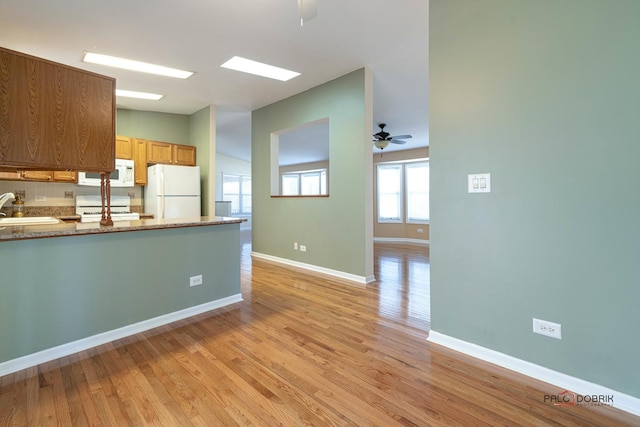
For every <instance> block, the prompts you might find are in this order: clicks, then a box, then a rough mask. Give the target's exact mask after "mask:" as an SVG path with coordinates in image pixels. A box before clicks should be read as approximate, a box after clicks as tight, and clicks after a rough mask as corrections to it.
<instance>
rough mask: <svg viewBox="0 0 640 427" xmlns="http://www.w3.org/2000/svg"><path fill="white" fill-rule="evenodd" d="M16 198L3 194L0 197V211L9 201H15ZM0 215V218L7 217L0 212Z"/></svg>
mask: <svg viewBox="0 0 640 427" xmlns="http://www.w3.org/2000/svg"><path fill="white" fill-rule="evenodd" d="M15 198H16V196H15V195H14V194H13V193H4V194H3V195H2V196H0V209H2V206H3V205H4V204H5V203H6V202H7V201H8V200H9V199H15ZM0 215H2V216H7V214H4V213H2V212H0Z"/></svg>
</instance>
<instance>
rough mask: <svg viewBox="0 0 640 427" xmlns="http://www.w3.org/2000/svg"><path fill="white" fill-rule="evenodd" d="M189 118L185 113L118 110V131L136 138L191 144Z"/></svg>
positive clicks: (119, 133)
mask: <svg viewBox="0 0 640 427" xmlns="http://www.w3.org/2000/svg"><path fill="white" fill-rule="evenodd" d="M189 119H190V116H187V115H184V114H170V113H158V112H155V111H138V110H124V109H121V108H119V109H118V110H116V133H117V134H118V135H124V136H133V137H136V138H143V139H153V140H156V141H164V142H171V143H174V144H185V145H191V143H190V140H189V126H190V123H189Z"/></svg>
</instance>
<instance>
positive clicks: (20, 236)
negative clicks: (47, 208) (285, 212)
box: [0, 216, 246, 242]
mask: <svg viewBox="0 0 640 427" xmlns="http://www.w3.org/2000/svg"><path fill="white" fill-rule="evenodd" d="M244 221H246V219H243V218H229V217H221V216H211V217H207V216H203V217H197V218H175V219H140V220H137V221H114V223H113V226H103V225H100V223H95V222H89V223H81V222H76V223H65V222H60V223H58V224H46V225H19V226H10V225H4V226H0V242H3V241H10V240H25V239H42V238H47V237H63V236H82V235H87V234H104V233H117V232H131V231H142V230H159V229H166V228H183V227H201V226H210V225H223V224H239V223H241V222H244Z"/></svg>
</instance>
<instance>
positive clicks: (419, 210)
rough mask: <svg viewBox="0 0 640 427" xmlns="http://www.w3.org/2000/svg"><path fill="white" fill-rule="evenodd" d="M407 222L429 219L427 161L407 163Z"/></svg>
mask: <svg viewBox="0 0 640 427" xmlns="http://www.w3.org/2000/svg"><path fill="white" fill-rule="evenodd" d="M404 169H405V173H406V183H405V184H406V193H407V222H427V221H429V163H427V162H420V163H407V164H405V166H404Z"/></svg>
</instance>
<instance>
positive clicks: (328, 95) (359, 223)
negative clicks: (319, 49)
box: [251, 69, 373, 276]
mask: <svg viewBox="0 0 640 427" xmlns="http://www.w3.org/2000/svg"><path fill="white" fill-rule="evenodd" d="M371 85H372V81H371V76H370V73H369V72H368V71H366V70H365V69H361V70H358V71H354V72H352V73H350V74H347V75H345V76H342V77H340V78H337V79H335V80H332V81H330V82H328V83H325V84H323V85H321V86H318V87H315V88H313V89H310V90H308V91H306V92H302V93H300V94H298V95H295V96H292V97H290V98H287V99H285V100H282V101H280V102H277V103H275V104H272V105H269V106H267V107H264V108H261V109H258V110H256V111H254V112H253V114H252V152H251V158H252V191H253V199H252V203H253V229H252V241H253V250H254V251H255V252H258V253H262V254H266V255H270V256H275V257H279V258H284V259H289V260H293V261H296V262H302V263H306V264H311V265H315V266H319V267H324V268H328V269H332V270H336V271H339V272H344V273H349V274H353V275H357V276H371V275H372V274H373V266H372V256H371V248H372V246H373V244H372V236H373V231H372V230H373V227H372V223H371V221H370V216H371V209H372V202H371V199H372V195H371V192H372V190H371V185H370V182H371V168H372V166H371V165H372V158H371V140H370V133H371V132H370V130H371V128H372V124H371V121H372V116H371V110H370V108H371V97H370V95H371V87H372V86H371ZM326 117H329V127H330V132H329V134H330V135H329V138H330V142H329V144H330V146H329V161H330V166H329V167H330V173H329V176H330V182H329V193H330V195H329V197H326V198H272V197H271V196H270V159H271V156H270V135H271V133H272V132H276V131H279V130H282V129H286V128H291V127H294V126H298V125H301V124H303V123H308V122H311V121H314V120H319V119H322V118H326ZM293 242H298V243H299V244H302V245H306V246H307V252H300V251H295V250H294V249H293Z"/></svg>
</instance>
